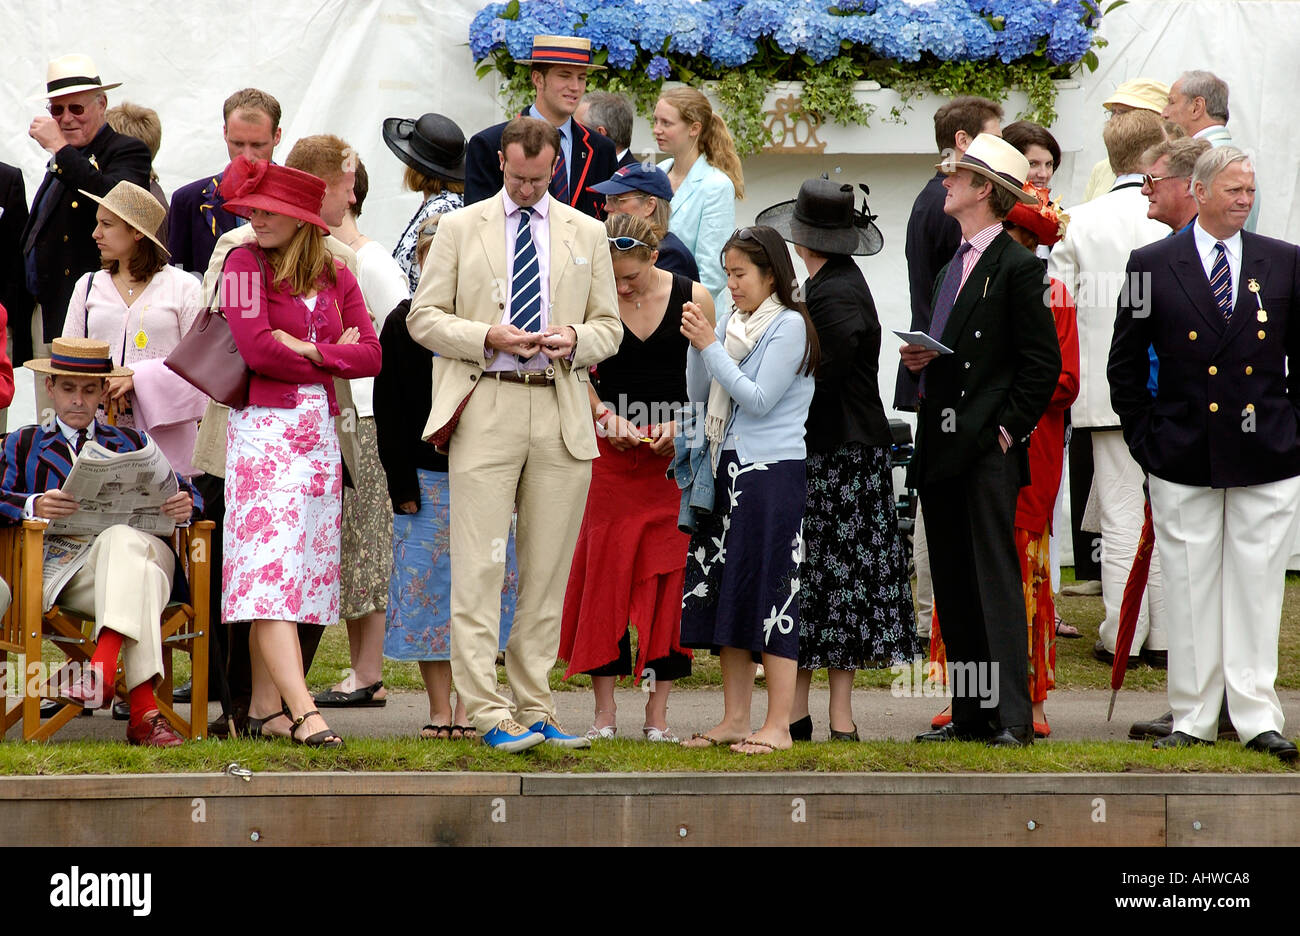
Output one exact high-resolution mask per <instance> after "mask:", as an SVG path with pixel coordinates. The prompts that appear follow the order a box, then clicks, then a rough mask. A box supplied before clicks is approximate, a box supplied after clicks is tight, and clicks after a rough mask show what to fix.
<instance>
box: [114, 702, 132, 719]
mask: <svg viewBox="0 0 1300 936" xmlns="http://www.w3.org/2000/svg"><path fill="white" fill-rule="evenodd" d="M130 720H131V703H130V702H121V701H118V702H114V703H113V721H130Z"/></svg>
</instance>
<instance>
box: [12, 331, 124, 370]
mask: <svg viewBox="0 0 1300 936" xmlns="http://www.w3.org/2000/svg"><path fill="white" fill-rule="evenodd" d="M23 367H26V368H27V369H28V370H33V371H36V372H37V373H38V374H53V375H55V376H60V375H61V376H65V377H130V376H131V374H132V371H131V368H129V367H121V366H118V365H116V364H114V363H113V358H112V357H110V356H109V353H108V342H107V341H98V340H96V339H94V338H55V339H54V341H53V342H51V344H50V356H49V357H47V358H36V359H35V360H32V361H28V362H27V363H26V364H24V365H23Z"/></svg>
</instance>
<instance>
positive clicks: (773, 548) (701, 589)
mask: <svg viewBox="0 0 1300 936" xmlns="http://www.w3.org/2000/svg"><path fill="white" fill-rule="evenodd" d="M715 483H716V485H717V487H716V490H717V494H716V497H715V500H714V507H715V512H714V513H712V514H703V515H701V517H700V525H699V527H698V529H697V530H696V531H695V535H694V536H692V537H691V545H690V551H689V554H688V556H687V559H686V583H685V587H684V593H683V596H682V646H684V647H692V648H696V649H705V650H714V651H717V650H718V649H720V648H722V647H737V648H739V649H741V650H748V651H750V652H751V653H753V654H754V659H755V660H756V661H757V660H758V659H759V657H760V655H761V654H764V653H770V654H772V655H774V656H779V657H784V658H786V659H790V660H797V659H798V658H799V564H800V562H801V561H802V560H803V537H802V533H801V527H802V524H803V512H804V501H805V499H806V497H807V481H806V478H805V473H804V463H803V462H802V461H778V462H753V463H752V464H749V465H741V464H740V461H739V459H738V458H737V457H736V453H735V451H725V452H723V453H722V458H721V461H720V462H719V464H718V475H717V481H716V482H715Z"/></svg>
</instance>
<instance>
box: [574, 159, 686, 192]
mask: <svg viewBox="0 0 1300 936" xmlns="http://www.w3.org/2000/svg"><path fill="white" fill-rule="evenodd" d="M591 188H592V191H595V192H600V193H601V194H602V195H622V194H624V193H625V192H644V193H645V194H646V195H653V196H654V197H655V198H662V199H663V200H664V201H672V200H673V187H672V183H670V182H669V181H668V173H666V172H664V171H663V170H662V169H660V168H659V167H658V166H651V165H647V164H646V163H639V162H634V163H628V164H627V165H626V166H624V167H623V168H622V169H620V170H618V172H616V173H614V174H613V175H612V176H610V178H609V181H607V182H601V183H600V184H599V185H593V186H592V187H591Z"/></svg>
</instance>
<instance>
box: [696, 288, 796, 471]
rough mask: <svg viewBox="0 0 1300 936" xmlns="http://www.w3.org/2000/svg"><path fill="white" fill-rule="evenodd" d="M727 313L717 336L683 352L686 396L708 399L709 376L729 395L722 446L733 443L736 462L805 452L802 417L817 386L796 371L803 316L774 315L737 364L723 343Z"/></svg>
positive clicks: (791, 457)
mask: <svg viewBox="0 0 1300 936" xmlns="http://www.w3.org/2000/svg"><path fill="white" fill-rule="evenodd" d="M729 318H731V313H730V312H728V313H726V314H725V315H723V316H722V317H721V318H720V319H719V320H718V327H717V329H716V330H715V334H716V336H717V338H718V340H717V341H715V342H714V343H713V344H711V345H709V346H708V347H707V348H705V349H704V350H703V351H702V352H701V351H696V350H695V348H694V347H692V348H691V349H690V350H689V351H688V352H687V354H686V388H687V392H688V393H689V395H690V398H691V400H692V401H693V402H696V403H707V402H708V399H709V383H710V381H711V380H713V379H716V380H717V381H718V383H720V384H721V385H722V386H723V388H725V389H726V391H727V393H729V394H730V395H731V417H730V418H729V419H728V420H727V437H726V441H725V442H724V444H723V447H724V448H732V447H734V448H735V449H736V454H737V455H738V456H739V457H740V461H741V464H745V465H748V464H750V463H751V462H755V461H766V462H774V461H790V460H794V459H799V460H802V459H803V458H805V457H806V455H807V450H806V449H805V447H804V441H803V438H804V423H805V422H807V420H808V404H810V403H811V402H812V398H813V390H814V389H815V387H816V382H815V381H814V379H813V378H812V377H809V376H807V375H805V374H803V373H801V372H799V363H800V362H801V361H802V360H803V357H804V350H805V347H806V345H807V342H808V333H807V330H806V328H805V326H804V322H803V316H801V315H800V314H799V313H798V312H796V311H794V310H793V309H786V310H785V311H784V312H782V313H781V314H780V315H778V316H777V317H776V320H775V321H773V322H772V324H770V325H769V326H768V327H767V330H766V331H764V332H763V337H761V338H760V339H759V340H758V344H757V345H755V347H754V350H753V351H751V352H750V353H749V354H748V355H747V356H746V357H745V359H744V360H743V361H741V362H740V364H739V365H737V364H736V362H735V361H733V360H732V359H731V355H729V354H728V353H727V349H726V348H724V347H723V346H722V342H723V340H724V339H725V338H726V335H727V320H728V319H729ZM700 435H701V436H702V435H703V433H702V432H701V433H700Z"/></svg>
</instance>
